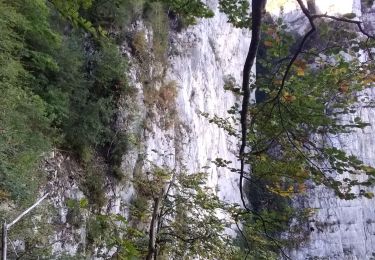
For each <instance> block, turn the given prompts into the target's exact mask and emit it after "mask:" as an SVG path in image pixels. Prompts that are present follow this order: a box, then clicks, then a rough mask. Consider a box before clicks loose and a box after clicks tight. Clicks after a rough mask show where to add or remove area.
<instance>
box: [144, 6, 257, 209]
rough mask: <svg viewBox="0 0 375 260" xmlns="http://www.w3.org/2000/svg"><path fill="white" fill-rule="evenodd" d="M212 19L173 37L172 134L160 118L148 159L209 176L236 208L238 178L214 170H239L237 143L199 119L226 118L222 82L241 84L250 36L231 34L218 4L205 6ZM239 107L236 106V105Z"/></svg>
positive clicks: (148, 138)
mask: <svg viewBox="0 0 375 260" xmlns="http://www.w3.org/2000/svg"><path fill="white" fill-rule="evenodd" d="M207 4H208V5H209V7H210V8H211V9H212V10H213V11H214V13H215V16H214V17H213V18H211V19H204V20H201V21H199V22H198V24H197V25H196V26H192V27H189V28H188V29H187V30H183V31H182V32H178V33H177V32H172V35H171V49H170V56H169V61H168V63H169V64H168V68H167V73H166V80H165V81H167V82H175V84H176V87H177V97H176V111H177V119H176V120H175V123H174V124H173V127H171V128H170V129H167V130H165V129H163V128H161V127H160V124H159V122H160V120H159V118H160V115H159V116H157V117H156V120H151V122H150V123H151V124H150V127H149V129H150V131H145V147H146V154H147V156H146V157H147V159H148V160H150V161H151V162H153V163H156V164H158V165H160V166H163V165H166V166H168V167H169V168H171V169H177V170H183V171H184V170H185V171H187V172H188V173H193V172H199V171H207V172H208V173H210V178H209V185H210V186H211V187H215V188H218V190H219V194H220V197H221V198H223V199H224V200H227V201H232V202H239V193H238V181H237V180H238V176H236V175H235V173H230V172H229V171H228V170H227V169H224V168H217V167H216V166H215V165H213V164H212V161H213V160H215V159H216V158H223V159H225V160H230V161H232V166H233V167H236V165H238V162H237V159H236V154H237V143H236V142H237V141H236V140H235V139H233V138H230V137H228V136H227V135H226V133H225V132H224V130H222V129H219V128H218V127H217V126H216V125H215V124H212V123H209V121H208V119H207V118H205V117H204V116H202V113H208V114H209V115H210V116H214V115H217V116H219V117H223V118H226V117H228V116H229V114H228V113H227V110H228V109H230V108H231V106H233V105H234V103H235V101H236V97H235V96H234V95H233V94H232V93H231V92H230V91H226V90H224V84H225V82H226V81H227V80H228V79H230V80H231V82H232V83H235V84H241V71H242V67H243V63H244V61H245V58H246V54H247V51H248V46H249V43H250V33H249V32H248V31H246V30H240V29H235V28H234V27H233V26H232V25H230V24H229V23H227V17H226V16H225V15H224V14H222V13H220V12H219V9H218V1H216V0H210V1H207ZM237 101H238V100H237Z"/></svg>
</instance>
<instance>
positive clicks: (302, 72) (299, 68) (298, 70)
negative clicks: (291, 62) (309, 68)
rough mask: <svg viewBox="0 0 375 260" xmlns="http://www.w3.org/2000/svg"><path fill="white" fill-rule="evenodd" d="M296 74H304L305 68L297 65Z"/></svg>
mask: <svg viewBox="0 0 375 260" xmlns="http://www.w3.org/2000/svg"><path fill="white" fill-rule="evenodd" d="M297 75H298V76H304V75H305V70H304V69H303V68H301V67H297Z"/></svg>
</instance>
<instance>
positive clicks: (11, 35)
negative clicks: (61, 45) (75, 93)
mask: <svg viewBox="0 0 375 260" xmlns="http://www.w3.org/2000/svg"><path fill="white" fill-rule="evenodd" d="M17 4H19V3H18V2H16V1H14V2H12V5H10V4H6V3H4V2H3V1H2V2H0V16H1V18H0V28H1V31H2V35H3V36H2V38H1V40H0V48H1V49H2V52H1V54H0V67H1V71H0V79H1V80H0V89H1V91H2V95H1V97H0V101H1V103H0V109H1V113H0V125H1V135H0V147H1V148H0V171H1V175H0V190H1V191H2V192H3V194H6V195H7V196H10V197H11V198H12V199H14V200H17V201H24V202H26V200H27V199H31V200H32V199H33V197H34V196H35V194H36V189H37V187H38V183H39V182H40V181H41V178H40V177H41V176H40V175H39V173H38V169H37V166H38V164H39V162H40V160H41V159H42V155H43V152H44V151H46V150H47V149H48V148H49V147H50V144H51V141H50V138H49V137H48V135H47V134H48V132H49V131H50V130H49V123H50V120H49V119H48V118H47V117H46V104H45V102H43V100H42V99H41V98H40V97H39V96H37V95H35V94H34V93H33V92H31V91H30V87H31V82H32V79H33V75H32V74H31V73H30V72H29V71H28V70H27V69H26V68H28V66H27V65H29V66H30V67H32V68H35V67H36V66H37V64H39V63H41V62H42V60H43V58H46V57H45V56H41V55H38V52H37V51H36V50H35V49H34V50H31V49H28V48H27V45H26V43H25V42H24V41H25V39H27V41H33V40H35V41H37V39H34V38H32V34H31V33H29V32H28V31H29V30H31V29H32V26H34V25H32V21H30V20H29V18H30V17H31V18H35V17H34V16H33V14H34V13H32V12H31V10H33V9H32V8H41V11H42V13H41V16H40V17H39V20H38V21H39V23H37V24H35V25H36V26H39V30H40V32H41V33H43V35H44V36H46V41H48V39H50V37H48V36H51V33H50V31H49V28H48V27H46V26H47V25H46V24H45V20H43V19H45V17H43V14H44V15H46V13H45V11H46V10H45V6H44V5H43V4H42V2H40V1H33V2H30V3H28V4H24V5H22V10H27V11H30V13H29V14H28V15H29V17H26V16H23V15H22V14H21V13H20V10H17V8H20V6H19V5H17ZM34 11H35V10H34ZM31 18H30V19H31ZM39 37H40V35H39ZM42 46H43V45H42ZM28 55H30V56H28ZM25 56H28V57H29V58H30V59H29V60H26V61H25V62H23V61H21V60H22V59H23V58H25ZM38 57H39V58H38ZM25 63H26V64H27V65H25ZM26 184H27V185H26Z"/></svg>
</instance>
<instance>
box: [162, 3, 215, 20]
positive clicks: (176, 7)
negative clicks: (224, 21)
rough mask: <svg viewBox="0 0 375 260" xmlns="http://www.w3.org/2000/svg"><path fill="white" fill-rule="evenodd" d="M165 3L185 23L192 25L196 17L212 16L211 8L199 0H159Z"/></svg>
mask: <svg viewBox="0 0 375 260" xmlns="http://www.w3.org/2000/svg"><path fill="white" fill-rule="evenodd" d="M159 1H160V2H162V3H165V4H166V5H167V6H168V7H169V8H170V9H172V11H174V12H175V13H176V14H177V15H179V16H180V18H181V19H182V20H183V22H182V23H183V24H185V25H193V24H195V23H196V18H210V17H213V16H214V13H213V12H212V10H210V9H209V8H208V6H207V5H206V4H204V3H203V2H202V1H201V0H177V1H174V0H159Z"/></svg>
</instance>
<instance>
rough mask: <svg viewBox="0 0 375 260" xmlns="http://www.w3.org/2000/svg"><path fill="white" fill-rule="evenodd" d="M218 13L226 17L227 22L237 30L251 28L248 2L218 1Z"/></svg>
mask: <svg viewBox="0 0 375 260" xmlns="http://www.w3.org/2000/svg"><path fill="white" fill-rule="evenodd" d="M219 3H220V11H221V12H223V13H225V14H226V15H227V16H228V22H230V23H231V24H233V25H234V26H235V27H237V28H251V17H250V14H251V12H250V2H249V1H247V0H220V1H219Z"/></svg>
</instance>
